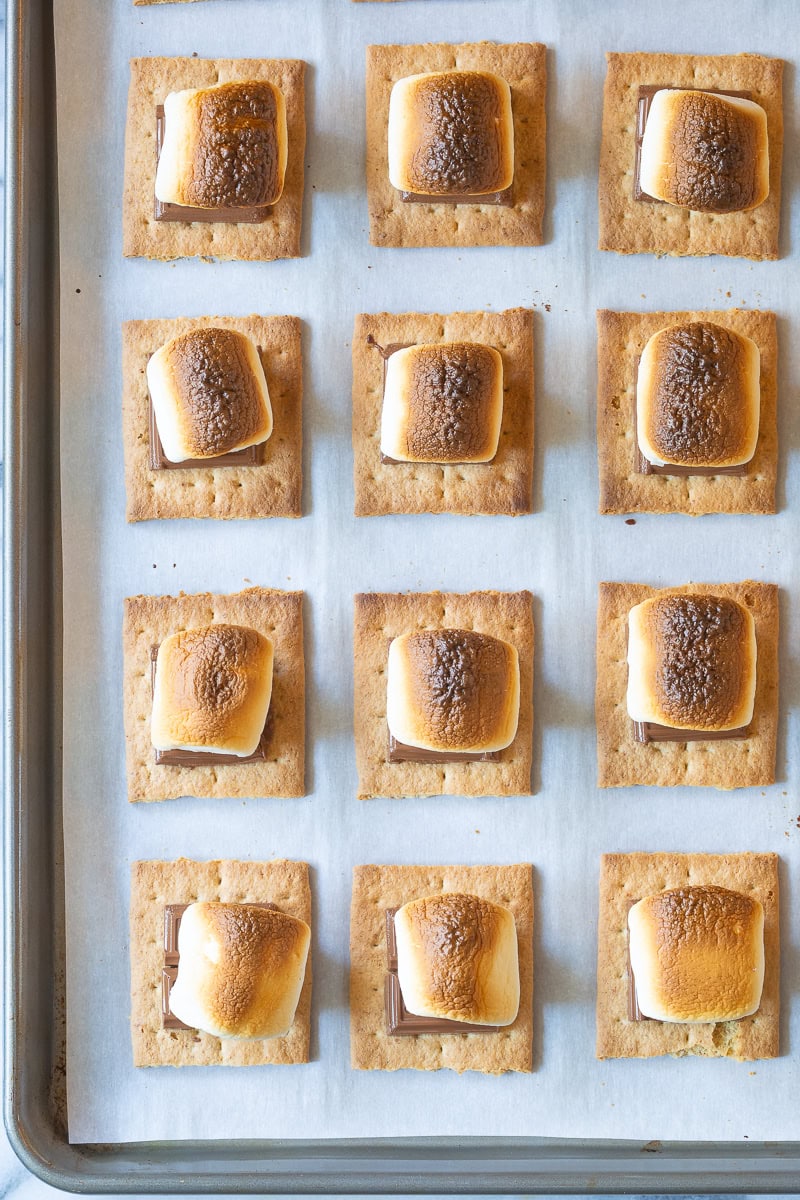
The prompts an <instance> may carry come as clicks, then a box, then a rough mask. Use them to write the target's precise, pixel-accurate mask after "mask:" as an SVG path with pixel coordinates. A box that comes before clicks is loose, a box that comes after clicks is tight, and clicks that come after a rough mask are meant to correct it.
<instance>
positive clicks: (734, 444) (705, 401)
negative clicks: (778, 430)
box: [636, 321, 761, 467]
mask: <svg viewBox="0 0 800 1200" xmlns="http://www.w3.org/2000/svg"><path fill="white" fill-rule="evenodd" d="M760 379H761V355H760V353H759V349H758V346H757V345H756V344H755V342H754V341H753V340H752V339H751V338H749V337H745V335H744V334H741V333H736V332H735V331H734V330H732V329H725V328H723V326H721V325H715V324H713V322H711V321H692V322H690V323H688V324H684V325H672V326H670V327H669V328H668V329H660V330H659V331H658V333H654V334H653V336H652V337H651V338H650V340H649V341H648V342H647V345H646V346H645V348H644V350H643V351H642V357H641V359H640V360H639V371H638V376H637V381H636V433H637V440H638V443H639V449H640V450H641V452H642V454H643V455H644V457H645V458H646V459H647V460H648V461H649V462H651V463H654V464H655V465H656V466H665V465H666V464H667V463H670V464H675V465H677V466H682V467H734V466H739V465H741V464H742V463H747V462H750V460H751V458H752V457H753V455H754V454H755V452H756V443H757V442H758V424H759V416H760V411H761V382H760Z"/></svg>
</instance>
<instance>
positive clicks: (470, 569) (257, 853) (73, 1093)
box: [57, 0, 800, 1140]
mask: <svg viewBox="0 0 800 1200" xmlns="http://www.w3.org/2000/svg"><path fill="white" fill-rule="evenodd" d="M267 9H268V13H267ZM57 11H58V17H59V22H58V54H59V93H60V95H59V117H60V121H59V139H60V144H59V158H60V171H61V175H60V191H61V202H62V230H61V237H62V244H61V248H62V364H61V365H62V380H63V397H62V399H63V416H64V421H63V431H62V436H63V446H64V514H65V541H64V549H65V595H66V604H65V609H66V611H65V622H66V647H67V679H66V703H65V708H66V713H67V727H66V730H65V733H66V738H65V743H66V747H67V760H66V779H67V793H66V813H65V817H66V823H67V828H68V837H67V870H68V918H69V1011H70V1030H69V1052H70V1061H69V1083H70V1122H71V1133H72V1136H73V1138H74V1139H75V1140H84V1139H86V1140H90V1139H92V1140H94V1139H97V1140H116V1139H126V1138H147V1137H151V1136H152V1137H157V1136H165V1134H167V1133H169V1134H171V1136H175V1137H183V1136H186V1137H192V1136H194V1137H196V1136H203V1135H210V1134H211V1133H214V1134H216V1135H217V1136H219V1135H231V1136H233V1135H238V1136H259V1135H261V1136H292V1135H293V1134H294V1135H302V1136H314V1135H330V1136H345V1135H362V1136H363V1135H365V1134H367V1135H369V1134H374V1135H377V1134H381V1133H386V1134H415V1133H434V1132H438V1133H506V1134H540V1135H553V1136H570V1135H573V1136H577V1135H580V1136H602V1135H609V1136H625V1137H641V1138H643V1139H645V1140H647V1139H649V1138H653V1137H659V1138H662V1139H665V1138H671V1137H682V1136H685V1137H689V1136H691V1137H693V1138H702V1137H708V1138H730V1139H734V1140H736V1139H740V1138H743V1137H744V1136H746V1135H747V1136H749V1137H750V1138H752V1139H755V1138H757V1137H765V1138H772V1139H782V1138H790V1137H796V1136H797V1118H796V1104H795V1098H796V1094H797V1084H798V1074H800V1073H799V1072H798V1069H797V1058H796V1053H797V1047H798V1041H799V1037H800V1030H798V1029H797V1028H796V1021H797V1004H796V1000H795V998H794V991H795V989H796V984H797V928H796V921H792V920H790V913H791V912H792V909H793V908H794V907H796V904H795V905H793V903H792V891H793V888H792V884H793V875H794V868H795V867H796V860H797V852H798V838H799V837H800V832H798V830H797V828H796V824H795V820H796V817H797V815H798V812H800V804H798V799H797V788H796V782H797V779H796V775H797V772H796V768H793V767H792V766H791V760H792V758H794V757H795V756H796V755H795V752H796V748H797V734H798V727H797V712H796V699H797V682H798V678H797V666H796V662H795V658H794V654H793V652H792V649H791V648H792V647H793V646H796V645H797V633H798V620H797V616H796V604H794V603H792V601H793V600H795V599H796V595H792V594H791V592H790V589H791V587H792V586H793V585H796V583H797V564H796V552H797V534H796V532H795V527H796V518H795V516H794V515H793V513H792V511H791V510H792V508H793V507H795V506H796V504H797V499H798V477H797V469H796V468H797V463H796V456H797V439H798V422H797V417H796V414H795V413H794V412H793V411H792V410H793V403H792V402H793V399H794V392H795V390H796V379H797V359H796V355H795V354H793V352H792V347H791V330H792V327H793V326H794V327H796V322H797V320H798V317H799V316H800V312H798V305H797V301H796V300H795V298H794V297H793V295H792V287H793V284H794V279H795V276H796V268H795V263H794V261H793V256H792V254H791V250H792V243H793V241H794V242H796V238H797V234H796V231H794V233H793V232H792V231H791V230H790V227H789V212H790V206H789V205H788V203H787V197H789V196H791V193H792V191H793V190H794V187H795V186H796V182H797V179H796V166H795V163H794V159H795V155H794V154H793V153H792V152H790V153H789V154H788V155H787V162H786V171H785V176H784V216H785V227H784V238H783V248H782V253H783V258H782V260H781V261H780V262H779V263H762V264H751V263H748V262H736V261H726V260H719V259H709V260H706V261H691V260H676V261H669V260H665V261H660V262H656V261H654V260H653V259H651V258H643V257H634V258H631V259H628V260H621V259H619V258H618V257H617V256H614V255H608V254H605V255H603V254H600V253H598V252H597V251H596V249H595V246H596V236H597V230H596V173H597V154H598V147H599V126H600V108H601V95H602V79H603V73H604V63H603V57H602V50H603V49H605V48H606V47H609V48H615V49H620V50H626V49H627V50H633V49H643V48H644V49H666V50H674V51H679V50H687V49H694V50H697V51H708V52H711V51H715V52H717V51H718V52H733V51H739V50H742V49H748V50H754V51H761V52H765V53H775V54H780V53H788V52H789V51H788V50H787V25H786V19H787V18H786V10H784V9H783V8H782V7H781V6H777V5H776V6H771V7H770V8H768V9H765V7H764V6H760V5H756V4H746V3H741V2H739V3H736V2H728V3H727V4H725V6H724V14H725V17H724V20H723V19H722V18H721V16H720V13H721V12H722V9H721V8H720V9H719V10H718V9H717V8H716V7H715V6H714V5H713V4H710V3H708V4H698V5H694V6H688V5H687V6H686V7H685V10H682V11H681V14H680V21H676V19H675V12H674V9H670V10H668V9H667V7H666V6H665V7H662V8H659V9H657V10H656V9H652V8H651V7H650V6H641V5H640V6H638V7H636V8H632V9H631V10H630V11H631V12H632V13H633V14H634V15H633V16H632V17H631V16H630V15H629V11H628V6H627V5H626V4H622V3H610V4H609V5H607V6H606V10H605V14H604V28H603V30H602V34H601V33H600V31H599V30H598V28H597V27H596V26H594V25H593V24H592V22H591V19H590V18H591V14H592V12H594V11H595V8H594V6H592V5H588V4H580V3H573V4H558V3H556V0H551V2H550V3H540V4H538V5H536V6H535V7H534V6H533V5H527V4H522V3H519V2H518V0H517V2H515V0H506V2H500V0H483V2H477V0H437V3H435V4H434V3H430V4H428V3H425V4H423V3H409V4H407V5H406V4H398V5H392V6H383V5H366V4H359V5H350V4H345V3H339V2H338V0H336V2H335V3H334V0H328V2H327V3H323V2H322V0H317V2H316V3H313V2H311V0H309V2H308V3H305V4H304V5H303V7H302V13H301V12H300V11H299V9H298V6H297V5H296V4H293V3H291V2H290V0H283V2H281V0H275V2H274V3H270V4H269V5H265V4H264V3H263V0H236V2H234V0H228V2H227V3H218V4H208V5H206V4H203V5H186V6H184V5H180V6H164V7H156V8H153V9H136V10H134V9H132V8H129V7H128V5H127V4H124V3H121V2H119V3H117V4H115V5H108V4H106V3H103V2H101V0H84V2H83V3H82V4H81V5H76V4H69V5H67V4H63V3H62V4H61V5H60V6H58V10H57ZM304 16H306V18H307V19H306V20H305V21H304V20H303V17H304ZM234 18H235V19H234ZM483 37H486V38H494V39H497V40H508V41H512V40H541V41H544V42H546V43H547V45H548V47H550V53H549V62H548V68H549V75H550V79H549V88H548V121H549V126H548V173H549V178H548V215H547V222H546V227H545V228H546V238H547V244H546V245H545V246H544V247H542V248H539V249H535V250H530V249H500V250H465V251H460V250H458V251H454V250H428V251H425V250H419V251H386V250H384V251H379V250H377V249H373V248H370V246H369V244H368V238H367V233H366V202H365V196H364V184H363V107H364V95H363V75H364V70H363V47H364V45H365V44H367V43H368V42H370V41H392V40H396V41H408V42H414V41H424V40H443V41H444V40H446V41H459V40H479V39H480V38H483ZM193 51H196V52H197V53H198V54H199V55H200V56H209V57H211V56H214V55H236V56H246V55H252V56H258V55H261V56H281V55H287V56H297V57H303V58H305V59H306V60H307V61H308V62H309V63H310V64H311V72H310V78H309V85H308V97H307V117H308V121H309V141H308V146H307V153H306V162H307V164H309V167H308V171H307V178H306V189H307V191H306V206H305V232H304V254H305V257H304V258H302V259H300V260H297V261H295V262H288V263H274V264H220V265H216V266H208V265H206V264H204V263H202V262H199V261H193V262H186V263H180V264H178V265H175V266H170V265H166V264H163V263H147V262H133V261H123V260H122V258H121V208H120V197H121V191H122V153H123V129H124V112H125V96H126V90H127V70H126V59H127V57H128V55H129V54H152V53H164V54H187V53H188V54H191V53H192V52H193ZM87 81H90V82H91V86H87ZM786 84H787V87H786V106H785V107H786V116H787V139H786V140H787V144H788V145H789V146H790V148H791V146H793V145H794V144H796V133H797V130H796V128H795V121H794V103H795V101H794V71H793V69H790V70H789V73H788V78H787V80H786ZM78 289H80V290H79V291H78ZM737 303H738V304H744V305H749V306H754V307H755V306H762V307H772V308H774V309H775V310H776V311H777V312H778V314H779V316H780V318H781V320H780V326H779V329H780V338H781V396H780V401H781V415H780V425H781V478H780V484H779V504H780V506H781V509H782V512H781V514H780V515H779V516H777V517H770V518H724V517H719V518H713V517H712V518H704V519H701V520H699V521H692V520H691V519H690V518H682V517H673V518H665V517H652V518H647V517H637V523H636V526H634V527H631V526H626V525H625V524H624V521H623V519H622V518H608V517H606V518H600V517H599V516H597V515H596V468H595V462H594V434H593V421H594V377H595V336H594V310H595V308H596V307H599V306H608V307H620V308H643V309H658V308H702V307H707V308H714V307H723V306H728V305H732V304H737ZM513 304H526V305H529V306H535V308H536V312H537V320H536V331H535V336H536V355H537V367H536V383H537V464H536V482H535V503H536V513H535V514H534V515H533V516H530V517H525V518H519V519H517V520H515V521H512V520H502V519H481V518H447V517H437V518H433V517H413V518H381V519H372V520H359V521H356V520H355V518H353V517H352V516H351V513H352V484H351V453H350V433H349V422H350V396H349V392H350V357H349V338H350V332H351V329H352V318H353V315H354V313H355V312H357V311H377V310H380V309H383V308H389V309H393V310H397V311H403V310H405V309H413V308H417V309H421V310H430V311H448V310H454V309H469V308H482V307H494V308H496V309H499V308H504V307H507V306H510V305H513ZM548 306H549V308H548ZM250 311H262V312H290V313H297V314H298V315H300V316H301V317H303V318H304V320H305V321H306V323H307V324H306V329H305V365H306V395H305V407H304V413H305V467H306V493H305V511H306V514H307V515H306V516H305V517H304V518H303V520H302V521H300V522H287V521H272V522H252V523H247V524H238V525H235V526H231V525H228V524H225V523H215V522H195V523H190V522H159V523H147V524H143V525H139V526H133V527H126V525H125V521H124V496H123V488H122V446H121V422H120V392H121V380H120V366H119V358H120V339H119V324H120V321H121V320H123V319H126V318H133V317H150V316H172V315H192V314H201V313H214V312H221V313H222V312H225V313H228V312H230V313H247V312H250ZM87 445H91V446H92V447H93V450H94V452H96V453H97V462H98V464H99V465H98V466H97V468H96V469H93V470H92V471H87V470H85V466H84V463H85V459H84V457H83V455H84V451H85V447H86V446H87ZM748 576H752V577H754V578H759V579H766V580H772V581H775V582H778V583H780V584H782V585H783V587H784V589H785V590H784V593H783V597H782V599H783V605H782V619H783V635H782V654H781V663H782V684H781V713H782V719H781V730H780V742H779V755H778V770H779V780H780V782H779V783H778V784H777V785H776V786H775V787H773V788H769V789H765V790H763V791H762V790H759V789H753V790H747V791H742V792H737V793H733V794H727V795H726V794H720V793H714V792H712V791H706V790H693V791H691V792H689V791H683V792H681V791H675V792H666V793H665V792H660V791H657V790H654V789H631V790H626V791H612V792H605V793H604V792H600V791H598V790H597V789H596V788H595V784H594V778H595V773H594V725H593V713H592V697H593V686H594V667H593V642H594V618H595V607H596V586H597V581H598V580H599V579H601V578H617V579H626V578H630V579H639V580H642V581H645V582H648V583H654V584H667V583H671V582H676V583H679V582H684V581H686V580H688V579H695V580H714V579H719V580H724V579H741V578H746V577H748ZM251 580H252V582H254V583H260V584H266V585H275V586H290V587H302V588H304V589H305V590H306V592H307V603H306V624H307V640H306V652H307V695H308V786H309V796H308V797H307V798H306V799H303V800H299V801H254V802H248V803H245V804H243V803H241V802H226V801H197V800H184V801H173V802H169V803H165V804H159V805H146V806H133V807H130V806H128V805H127V803H126V800H125V782H124V738H123V730H122V712H121V671H122V663H121V639H120V628H121V613H122V598H123V597H124V596H125V595H127V594H132V593H135V592H139V591H142V592H144V591H153V592H176V591H177V590H179V589H181V588H183V589H184V590H186V591H199V590H205V589H210V590H224V591H230V590H236V589H237V588H239V587H241V586H246V583H247V582H248V581H251ZM435 587H442V588H451V589H453V590H466V589H468V588H473V587H500V588H518V587H529V588H531V589H532V590H533V592H534V593H535V595H536V596H537V606H536V614H535V615H536V621H537V666H536V682H535V696H534V699H535V705H536V710H537V718H536V723H537V728H536V732H535V736H534V753H535V764H536V765H535V770H534V784H535V791H536V794H535V795H534V796H533V797H531V798H519V799H511V800H508V799H503V800H492V799H488V800H478V801H475V800H471V801H464V800H461V799H458V798H449V799H435V800H407V801H372V802H369V803H367V804H360V803H358V802H357V801H356V800H355V798H354V796H355V788H356V780H355V768H354V756H353V748H352V735H351V710H352V695H351V682H350V681H351V647H350V639H351V632H350V631H351V617H352V602H351V596H352V593H353V591H354V590H369V589H373V588H374V589H378V590H403V589H406V588H409V589H412V590H424V589H428V588H435ZM98 729H102V730H103V737H102V739H98V738H97V737H96V731H97V730H98ZM478 831H479V832H478ZM611 849H615V850H626V849H646V850H665V849H669V850H708V851H717V850H719V851H721V850H731V851H733V850H744V849H751V850H765V849H775V850H778V851H779V852H780V853H781V855H782V857H783V862H784V871H783V877H782V885H783V890H784V904H783V918H784V920H783V940H784V950H783V958H782V963H783V973H784V1011H785V1020H784V1026H783V1031H782V1032H783V1049H784V1057H783V1058H781V1059H779V1060H777V1061H775V1062H772V1063H757V1064H750V1065H748V1064H735V1063H731V1062H706V1061H703V1060H697V1061H691V1060H689V1061H684V1062H675V1061H666V1062H657V1063H653V1062H643V1063H640V1062H630V1061H624V1062H613V1063H604V1064H598V1063H596V1062H595V1060H594V1057H593V1042H594V954H595V921H596V887H597V866H598V858H599V855H600V853H601V852H602V851H603V850H611ZM180 854H185V855H187V856H189V857H197V858H208V857H216V856H220V857H237V856H240V857H253V858H269V857H272V856H275V855H285V856H288V857H299V858H300V857H301V858H305V859H307V860H308V861H309V862H310V863H311V864H312V867H313V887H314V893H315V934H316V938H315V946H314V955H315V958H314V962H315V984H314V1012H313V1038H312V1057H313V1059H314V1061H313V1062H312V1063H311V1064H310V1065H308V1066H305V1067H299V1068H292V1069H269V1068H263V1069H261V1068H259V1069H250V1070H248V1071H246V1072H245V1071H236V1072H234V1071H225V1070H222V1069H214V1068H207V1069H203V1070H191V1071H190V1070H181V1071H174V1070H169V1069H163V1070H148V1071H138V1072H137V1071H135V1070H134V1069H133V1068H132V1066H131V1065H130V1048H129V1039H128V1011H129V1002H128V995H129V973H128V937H127V909H128V891H129V889H128V873H129V863H130V861H131V860H133V859H135V858H137V857H158V858H171V857H176V856H178V855H180ZM522 858H524V859H530V860H531V861H533V863H534V864H535V867H536V893H537V894H536V900H537V933H536V945H535V952H536V996H535V1022H536V1031H537V1032H536V1041H535V1066H536V1070H535V1073H534V1074H533V1075H532V1076H518V1077H504V1078H500V1079H493V1078H482V1077H479V1076H464V1077H461V1078H458V1077H455V1076H453V1075H450V1074H449V1073H447V1072H441V1073H439V1074H438V1075H435V1076H433V1075H429V1074H422V1073H420V1074H415V1073H410V1072H409V1073H404V1074H403V1075H402V1076H397V1075H388V1074H383V1073H369V1074H361V1073H358V1074H356V1073H352V1072H351V1071H350V1070H349V1067H348V1048H347V1047H348V1030H347V1024H348V1010H347V968H348V963H347V925H348V907H349V891H350V869H351V866H352V865H353V864H354V863H356V862H362V861H379V862H421V861H427V862H456V861H466V862H491V861H513V860H518V859H522ZM90 985H92V986H94V985H96V986H97V987H99V988H101V990H102V993H103V995H104V1004H103V1015H102V1019H101V1020H99V1019H98V1016H99V1014H98V1011H97V1009H96V1007H94V1006H93V1004H92V1002H91V998H90V997H91V992H92V987H91V986H90ZM96 994H97V992H95V995H96ZM793 1026H795V1027H793ZM792 1051H794V1052H795V1053H794V1055H792ZM398 1096H402V1098H403V1104H402V1106H400V1107H399V1108H398V1107H396V1101H397V1097H398ZM390 1100H391V1101H392V1107H391V1108H390V1106H389V1101H390ZM787 1101H789V1102H787ZM166 1111H169V1113H170V1119H169V1125H168V1126H167V1124H166V1121H165V1115H164V1114H165V1112H166Z"/></svg>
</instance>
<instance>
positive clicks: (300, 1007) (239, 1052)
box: [130, 858, 311, 1067]
mask: <svg viewBox="0 0 800 1200" xmlns="http://www.w3.org/2000/svg"><path fill="white" fill-rule="evenodd" d="M195 900H206V901H208V900H220V901H223V902H225V903H237V904H253V903H258V902H262V903H263V902H268V903H272V904H274V905H275V906H276V907H277V908H279V909H280V910H281V912H284V913H286V914H287V915H288V916H290V917H297V918H299V919H300V920H302V921H305V922H306V924H307V925H310V924H311V889H310V887H309V882H308V863H304V862H289V861H287V860H286V859H275V860H274V861H272V862H235V861H230V860H227V859H218V860H215V861H214V862H193V861H192V860H190V859H188V858H179V859H178V860H177V861H176V862H158V861H153V860H151V861H147V862H134V863H133V864H132V865H131V910H130V940H131V1040H132V1042H133V1065H134V1066H135V1067H207V1066H226V1067H254V1066H262V1065H264V1064H266V1063H304V1062H308V1050H309V1036H310V1027H311V950H310V949H309V955H308V962H307V964H306V974H305V979H304V980H303V987H302V990H301V992H300V999H299V1001H298V1004H297V1011H296V1012H295V1017H294V1021H293V1022H292V1027H291V1029H290V1030H289V1032H288V1033H287V1034H286V1035H285V1036H284V1037H277V1038H261V1039H256V1040H254V1041H249V1040H247V1041H244V1040H242V1041H240V1040H238V1039H236V1038H218V1037H214V1036H213V1034H210V1033H202V1032H200V1031H199V1030H195V1029H164V1028H162V1024H161V972H162V969H163V966H164V908H165V906H166V905H167V904H193V903H194V901H195Z"/></svg>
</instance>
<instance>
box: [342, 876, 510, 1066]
mask: <svg viewBox="0 0 800 1200" xmlns="http://www.w3.org/2000/svg"><path fill="white" fill-rule="evenodd" d="M439 892H469V893H471V894H472V895H474V896H481V897H483V898H484V899H485V900H492V901H494V902H495V903H496V904H502V905H504V906H505V907H506V908H508V909H510V911H511V912H512V913H513V914H514V921H515V924H516V927H517V949H518V954H519V984H520V996H519V1013H518V1014H517V1018H516V1020H515V1021H514V1022H513V1024H511V1025H508V1026H506V1027H505V1028H502V1029H501V1030H500V1032H499V1033H494V1034H487V1033H436V1034H417V1035H416V1036H412V1037H406V1036H404V1037H390V1036H389V1035H388V1033H387V1032H386V1012H385V1008H384V999H383V985H384V978H385V975H386V909H387V908H396V907H399V906H400V905H401V904H406V903H407V902H408V901H409V900H415V899H417V898H418V897H420V896H431V895H434V894H436V893H439ZM532 1009H533V882H532V868H531V865H530V863H513V864H511V865H509V866H478V867H465V866H447V867H420V866H411V867H405V866H358V867H354V868H353V901H352V907H351V910H350V1063H351V1066H352V1067H353V1068H354V1069H355V1070H358V1071H397V1070H399V1069H400V1068H402V1067H411V1068H413V1069H414V1070H417V1071H440V1070H442V1069H443V1068H445V1067H446V1068H449V1070H451V1071H458V1072H459V1074H460V1073H461V1072H462V1071H482V1072H483V1073H484V1074H487V1075H499V1074H502V1073H503V1072H504V1071H523V1072H528V1071H531V1070H532V1069H533V1049H532V1047H533V1010H532Z"/></svg>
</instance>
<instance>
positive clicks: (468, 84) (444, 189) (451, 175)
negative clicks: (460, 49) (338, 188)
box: [389, 70, 514, 196]
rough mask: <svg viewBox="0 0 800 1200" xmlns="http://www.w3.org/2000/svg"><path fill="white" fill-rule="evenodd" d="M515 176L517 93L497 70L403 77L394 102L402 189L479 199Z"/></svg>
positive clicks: (392, 123)
mask: <svg viewBox="0 0 800 1200" xmlns="http://www.w3.org/2000/svg"><path fill="white" fill-rule="evenodd" d="M513 178H514V124H513V120H512V116H511V89H510V88H509V86H508V84H507V83H506V81H505V79H502V78H501V77H500V76H499V75H493V74H492V73H491V72H490V71H458V70H455V71H431V72H428V73H426V74H423V75H409V76H407V77H406V78H405V79H399V80H398V81H397V83H396V84H395V85H394V87H393V88H392V93H391V98H390V101H389V180H390V182H391V184H392V186H393V187H396V188H399V189H400V191H406V192H414V193H416V194H420V195H429V196H478V195H485V194H489V193H492V192H499V191H504V190H505V189H506V188H508V187H510V186H511V183H512V181H513Z"/></svg>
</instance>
